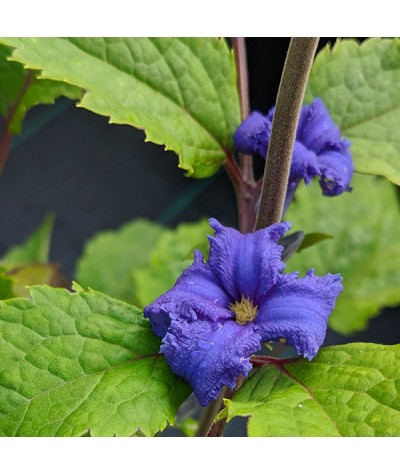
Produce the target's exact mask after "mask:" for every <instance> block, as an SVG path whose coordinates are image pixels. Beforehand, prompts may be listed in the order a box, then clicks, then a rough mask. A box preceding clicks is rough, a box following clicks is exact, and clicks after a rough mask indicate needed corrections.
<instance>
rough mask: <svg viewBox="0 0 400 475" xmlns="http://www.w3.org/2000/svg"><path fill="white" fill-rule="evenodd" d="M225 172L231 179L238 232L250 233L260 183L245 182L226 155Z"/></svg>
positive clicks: (253, 221)
mask: <svg viewBox="0 0 400 475" xmlns="http://www.w3.org/2000/svg"><path fill="white" fill-rule="evenodd" d="M225 170H226V172H227V174H228V176H229V178H230V179H231V182H232V184H233V187H234V188H235V192H236V201H237V207H238V215H239V230H240V232H242V233H250V232H251V231H252V230H253V227H254V223H255V221H256V216H257V213H256V203H257V199H258V197H259V196H260V190H261V182H258V183H256V182H255V181H252V182H246V181H245V180H244V178H243V175H242V173H241V171H240V169H239V167H238V166H237V164H236V163H235V161H234V160H233V157H232V155H230V154H229V155H227V159H226V161H225Z"/></svg>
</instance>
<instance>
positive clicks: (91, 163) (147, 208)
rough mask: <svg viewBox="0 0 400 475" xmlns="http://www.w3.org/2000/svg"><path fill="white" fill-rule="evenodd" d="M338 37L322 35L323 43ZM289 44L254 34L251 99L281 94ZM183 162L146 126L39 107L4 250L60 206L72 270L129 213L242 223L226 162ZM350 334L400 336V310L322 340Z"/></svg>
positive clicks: (67, 107) (373, 338) (20, 146)
mask: <svg viewBox="0 0 400 475" xmlns="http://www.w3.org/2000/svg"><path fill="white" fill-rule="evenodd" d="M334 40H335V38H323V39H322V40H321V42H320V45H319V47H322V46H323V45H325V44H326V43H327V42H333V41H334ZM288 44H289V39H288V38H250V39H248V40H247V48H248V62H249V79H250V99H251V107H252V109H257V110H260V111H263V112H266V111H267V110H268V109H269V108H270V107H271V106H272V105H273V104H274V102H275V97H276V93H277V89H278V85H279V79H280V74H281V71H282V67H283V62H284V59H285V55H286V51H287V47H288ZM176 165H177V157H176V156H175V154H173V153H171V152H165V151H164V150H163V148H162V147H160V146H157V145H154V144H151V143H145V142H144V133H143V132H141V131H139V130H136V129H134V128H132V127H129V126H121V125H110V124H108V122H107V119H106V118H104V117H100V116H98V115H95V114H93V113H91V112H88V111H87V110H85V109H80V108H77V107H75V105H74V103H73V102H71V101H69V100H67V99H64V98H62V99H59V100H58V101H57V102H56V104H55V105H53V106H39V107H36V108H35V109H33V110H32V111H31V112H30V113H29V114H28V116H27V118H26V120H25V124H24V128H23V133H22V134H21V135H20V136H18V137H16V138H15V139H14V141H13V144H12V151H11V154H10V156H9V159H8V162H7V164H6V167H5V170H4V173H3V175H2V176H1V177H0V203H1V206H0V255H2V254H3V253H4V252H5V251H6V250H7V249H8V248H9V246H10V245H12V244H16V243H18V242H21V241H22V240H24V239H25V237H27V236H28V235H29V234H30V233H31V232H32V231H33V229H34V228H35V227H37V226H38V225H39V224H40V223H41V222H42V220H43V217H44V215H45V214H46V213H47V212H48V211H52V212H54V213H55V215H56V223H55V228H54V234H53V242H52V249H51V260H52V261H53V262H58V263H60V264H61V265H62V270H63V272H64V274H66V275H68V276H70V277H73V275H74V269H75V262H76V260H77V258H78V257H79V256H80V255H81V252H82V248H83V245H84V243H85V242H86V240H87V239H88V238H90V237H91V236H93V235H94V234H95V233H96V232H98V231H100V230H104V229H108V228H117V227H119V226H120V225H121V224H122V223H124V222H126V221H128V220H130V219H132V218H137V217H148V218H150V219H154V220H159V221H161V222H163V223H164V224H166V225H169V226H174V225H176V224H177V223H179V222H181V221H192V220H197V219H199V218H201V217H210V216H214V217H216V218H217V219H219V220H220V221H222V222H223V223H224V224H225V225H231V226H236V225H237V217H236V208H235V196H234V192H233V189H232V187H231V185H230V182H229V180H228V179H227V176H226V174H225V172H224V170H221V171H220V172H219V173H218V174H217V175H215V176H214V177H212V178H209V179H204V180H194V179H188V178H185V177H184V175H183V173H182V171H181V170H179V169H178V168H177V166H176ZM257 172H258V173H261V172H262V164H261V163H259V168H258V170H257ZM396 317H397V318H396ZM349 341H370V342H377V343H385V344H394V343H399V341H400V319H399V311H398V310H396V309H388V310H385V311H384V312H383V313H382V315H381V316H380V317H379V318H376V319H373V320H372V321H371V323H370V326H369V328H368V330H366V331H364V332H360V333H357V334H355V335H353V336H352V337H351V338H346V337H343V336H341V335H338V334H336V333H334V332H333V331H331V330H328V334H327V338H326V341H325V344H327V345H331V344H337V343H346V342H349Z"/></svg>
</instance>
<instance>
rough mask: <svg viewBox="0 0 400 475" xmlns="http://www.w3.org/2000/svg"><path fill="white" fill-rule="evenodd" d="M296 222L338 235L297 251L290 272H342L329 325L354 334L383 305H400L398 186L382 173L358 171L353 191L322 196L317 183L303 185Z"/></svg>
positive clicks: (292, 215)
mask: <svg viewBox="0 0 400 475" xmlns="http://www.w3.org/2000/svg"><path fill="white" fill-rule="evenodd" d="M287 219H288V220H289V221H291V222H292V224H293V227H294V228H296V227H298V228H301V229H303V230H304V231H305V232H306V233H307V232H310V231H314V230H315V229H319V230H320V231H321V232H324V233H325V232H326V233H329V234H332V235H333V236H334V238H335V239H332V240H326V241H323V242H320V243H319V244H318V246H313V247H309V248H307V249H304V250H303V251H302V252H301V253H296V254H294V255H293V256H292V258H291V259H290V260H289V261H288V262H287V271H288V272H291V271H295V270H298V271H300V272H302V273H305V272H306V271H307V270H308V269H310V268H314V269H315V272H316V274H317V275H325V274H326V273H328V272H330V273H332V274H336V273H339V274H341V275H342V276H343V287H344V290H343V292H342V293H341V294H340V295H339V297H338V299H337V303H336V307H335V310H334V311H333V313H332V315H331V317H330V318H329V325H330V326H331V327H332V328H333V329H334V330H335V331H337V332H339V333H343V334H350V333H352V332H354V331H357V330H362V329H363V328H365V326H366V325H367V322H368V320H369V319H370V318H371V317H374V316H375V315H377V314H378V312H379V310H380V309H381V308H383V307H387V306H394V305H398V304H400V292H399V289H400V241H399V236H400V213H399V206H398V201H397V196H396V189H395V187H394V186H393V185H392V184H391V183H388V182H387V181H386V180H383V179H382V178H379V177H371V176H366V175H359V174H357V175H355V177H354V179H353V191H352V192H351V193H344V194H343V195H341V196H337V197H335V198H332V199H330V198H325V199H324V198H321V196H320V190H319V187H318V184H317V183H312V184H311V185H310V186H309V187H305V186H302V187H300V188H299V189H298V190H297V192H296V201H295V202H293V203H292V204H291V205H290V207H289V209H288V212H287Z"/></svg>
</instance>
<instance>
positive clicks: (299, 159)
mask: <svg viewBox="0 0 400 475" xmlns="http://www.w3.org/2000/svg"><path fill="white" fill-rule="evenodd" d="M319 174H320V171H319V168H318V162H317V156H316V155H315V153H314V152H311V151H310V150H307V149H306V148H305V147H304V145H303V144H301V143H300V142H298V141H297V140H296V141H295V143H294V147H293V155H292V163H291V165H290V175H289V187H292V184H293V183H298V182H299V180H301V179H303V180H304V181H305V183H306V184H307V185H308V184H309V183H310V182H311V180H312V179H313V178H315V177H316V176H317V175H319Z"/></svg>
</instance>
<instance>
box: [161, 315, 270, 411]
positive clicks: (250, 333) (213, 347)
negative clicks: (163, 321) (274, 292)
mask: <svg viewBox="0 0 400 475" xmlns="http://www.w3.org/2000/svg"><path fill="white" fill-rule="evenodd" d="M260 347H261V338H260V336H259V335H258V334H257V333H256V332H255V331H254V325H253V324H252V323H248V324H247V325H239V324H237V323H235V322H234V321H231V320H228V321H224V322H222V323H213V322H209V321H207V320H196V321H194V322H188V321H187V320H183V319H179V320H173V321H172V322H171V325H170V327H169V330H168V333H167V334H166V336H165V338H164V340H163V344H162V346H161V350H160V351H161V353H164V354H165V358H166V360H167V362H168V364H169V365H170V367H171V369H172V371H173V372H174V373H175V374H177V375H178V376H181V377H182V378H184V379H185V380H186V381H187V382H188V383H190V385H191V386H192V388H193V392H194V393H195V395H196V396H197V398H198V400H199V402H200V404H201V405H202V406H207V405H208V404H209V403H210V402H211V401H213V400H214V399H216V398H217V397H218V396H219V393H220V392H221V389H222V386H228V387H229V388H231V389H233V388H234V387H235V384H236V380H237V378H238V377H239V375H241V374H242V375H243V376H247V373H248V372H249V371H250V370H251V368H252V365H251V363H250V361H249V358H250V356H251V355H252V354H253V353H255V352H256V351H258V350H259V349H260Z"/></svg>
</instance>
